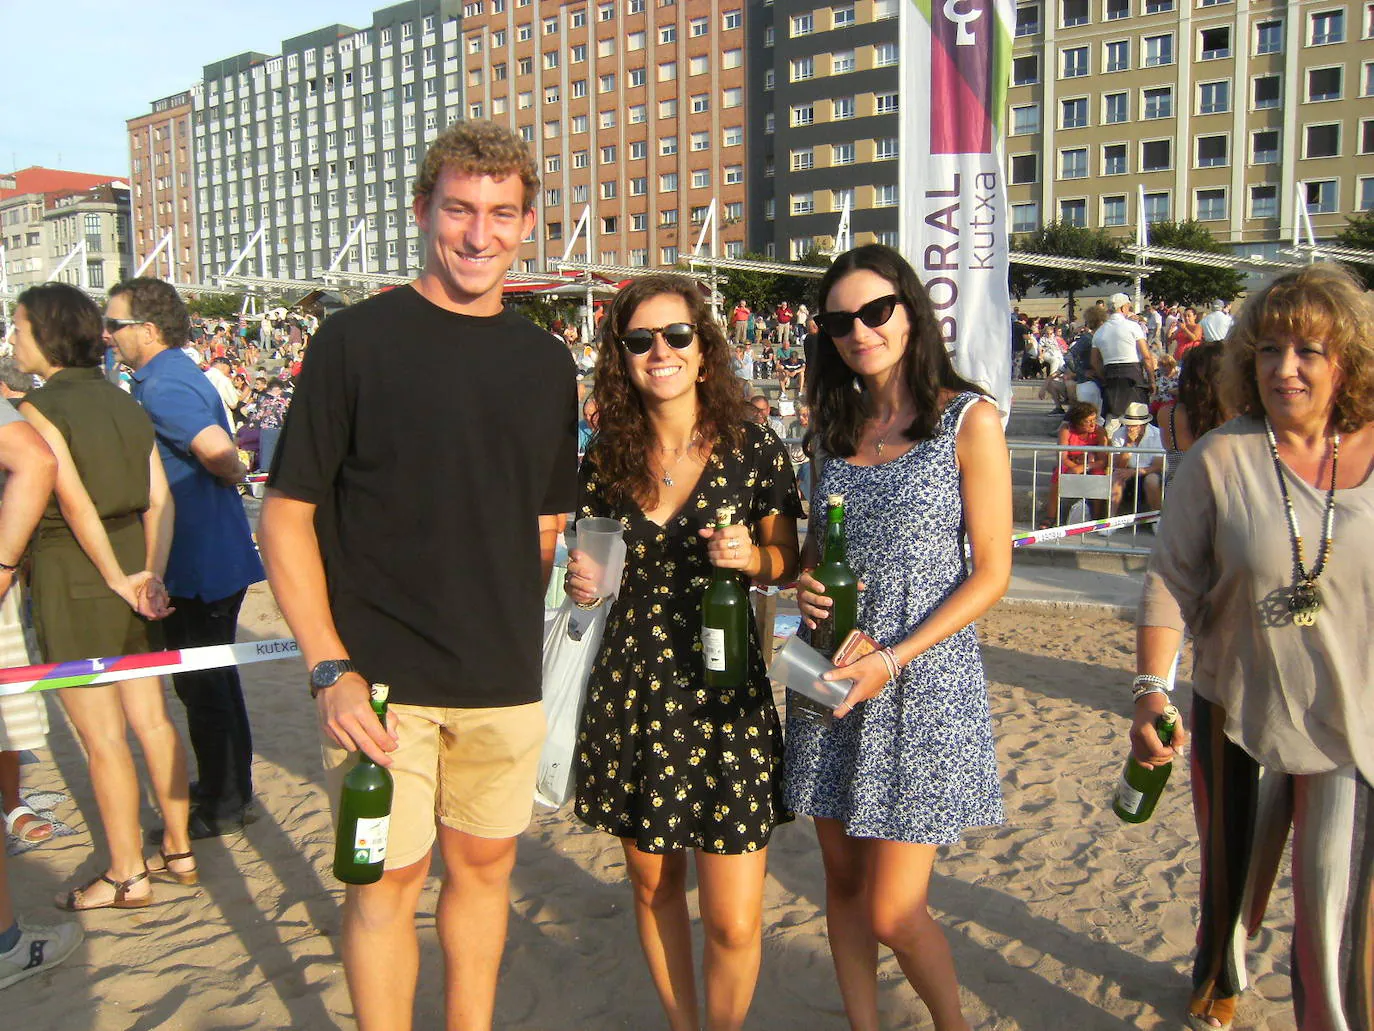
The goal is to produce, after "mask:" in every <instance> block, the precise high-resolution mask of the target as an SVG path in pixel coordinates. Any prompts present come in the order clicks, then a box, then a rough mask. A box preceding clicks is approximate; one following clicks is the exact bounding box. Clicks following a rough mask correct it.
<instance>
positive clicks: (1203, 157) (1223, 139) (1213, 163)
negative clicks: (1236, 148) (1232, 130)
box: [1197, 134, 1231, 168]
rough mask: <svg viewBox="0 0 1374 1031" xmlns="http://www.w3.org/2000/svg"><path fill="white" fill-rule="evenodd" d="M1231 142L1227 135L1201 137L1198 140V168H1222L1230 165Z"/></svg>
mask: <svg viewBox="0 0 1374 1031" xmlns="http://www.w3.org/2000/svg"><path fill="white" fill-rule="evenodd" d="M1230 141H1231V138H1230V137H1229V136H1226V135H1224V134H1223V135H1218V136H1199V137H1198V138H1197V166H1198V168H1220V167H1222V166H1224V165H1228V164H1230V163H1231V162H1230V151H1231V147H1230Z"/></svg>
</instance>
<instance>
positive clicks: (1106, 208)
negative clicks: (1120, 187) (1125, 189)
mask: <svg viewBox="0 0 1374 1031" xmlns="http://www.w3.org/2000/svg"><path fill="white" fill-rule="evenodd" d="M1125 224H1126V198H1125V197H1124V196H1122V195H1121V194H1117V195H1116V196H1114V197H1103V198H1102V225H1103V226H1104V227H1112V226H1124V225H1125Z"/></svg>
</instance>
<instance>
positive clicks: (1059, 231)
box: [1010, 222, 1126, 319]
mask: <svg viewBox="0 0 1374 1031" xmlns="http://www.w3.org/2000/svg"><path fill="white" fill-rule="evenodd" d="M1011 249H1012V250H1014V251H1025V252H1028V253H1031V254H1052V255H1054V256H1056V257H1060V258H1082V259H1084V260H1086V261H1125V260H1126V259H1125V257H1124V256H1123V255H1122V253H1121V244H1120V243H1119V242H1118V241H1117V240H1114V239H1113V238H1112V237H1111V236H1109V235H1108V234H1107V232H1106V231H1105V230H1102V229H1088V228H1087V227H1085V226H1080V225H1076V224H1075V223H1073V222H1047V223H1046V224H1045V225H1043V226H1041V227H1040V228H1039V229H1037V230H1036V231H1035V232H1033V233H1026V234H1025V235H1023V236H1018V237H1016V238H1015V239H1014V240H1013V241H1012V244H1011ZM1012 270H1013V271H1012V274H1011V276H1010V285H1011V288H1012V292H1013V293H1015V294H1016V296H1017V298H1018V299H1019V298H1021V297H1023V296H1025V294H1026V292H1027V291H1028V290H1029V288H1030V287H1031V286H1038V287H1039V288H1040V289H1041V290H1043V291H1045V293H1047V294H1053V295H1055V296H1059V295H1064V296H1066V297H1068V299H1069V318H1070V319H1072V318H1073V317H1074V297H1075V295H1077V294H1079V293H1082V292H1083V291H1084V290H1091V289H1092V288H1093V287H1095V286H1098V285H1100V284H1102V283H1107V282H1112V283H1116V282H1122V279H1121V277H1120V276H1117V275H1111V274H1107V273H1102V272H1079V271H1075V270H1073V269H1062V268H1042V267H1039V266H1036V265H1013V266H1012Z"/></svg>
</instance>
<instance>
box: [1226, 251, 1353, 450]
mask: <svg viewBox="0 0 1374 1031" xmlns="http://www.w3.org/2000/svg"><path fill="white" fill-rule="evenodd" d="M1286 338H1293V339H1297V340H1320V341H1321V342H1322V343H1324V344H1325V345H1326V349H1327V354H1328V355H1329V356H1330V358H1331V362H1332V364H1333V365H1334V366H1335V368H1336V370H1337V374H1338V380H1337V384H1336V392H1335V400H1334V403H1333V405H1332V412H1331V418H1332V422H1333V423H1334V425H1335V427H1336V429H1337V430H1339V431H1340V432H1341V433H1353V432H1354V431H1355V430H1358V429H1359V428H1360V427H1361V426H1365V425H1367V424H1368V423H1369V422H1370V421H1371V420H1374V294H1370V293H1366V292H1365V291H1364V289H1363V288H1362V287H1361V286H1360V284H1359V283H1358V282H1357V281H1356V280H1355V278H1354V277H1353V276H1352V275H1351V274H1350V273H1349V272H1347V271H1346V270H1345V269H1343V268H1341V267H1340V266H1339V265H1335V264H1332V263H1330V262H1321V263H1319V264H1315V265H1309V266H1307V267H1306V268H1303V269H1300V270H1298V271H1297V272H1288V273H1285V274H1284V275H1282V276H1279V277H1278V278H1277V279H1275V280H1274V281H1273V282H1272V283H1270V284H1269V285H1268V286H1266V287H1265V288H1264V289H1263V290H1261V291H1260V292H1259V293H1257V294H1255V295H1254V296H1253V297H1249V298H1247V299H1246V301H1245V306H1244V307H1243V308H1242V309H1241V312H1240V317H1239V318H1237V319H1236V322H1235V325H1234V326H1232V327H1231V332H1230V334H1229V335H1228V336H1227V337H1226V341H1225V345H1224V349H1223V351H1222V361H1221V398H1222V402H1223V403H1224V404H1225V405H1226V407H1227V408H1228V409H1230V410H1231V411H1234V412H1237V413H1240V414H1242V415H1255V416H1259V415H1262V414H1264V405H1263V403H1262V400H1261V397H1260V390H1259V381H1258V380H1257V379H1256V376H1255V356H1256V353H1257V351H1258V348H1259V346H1260V344H1261V343H1263V342H1265V341H1273V340H1281V339H1286Z"/></svg>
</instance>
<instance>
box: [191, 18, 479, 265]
mask: <svg viewBox="0 0 1374 1031" xmlns="http://www.w3.org/2000/svg"><path fill="white" fill-rule="evenodd" d="M459 13H460V4H459V0H410V2H407V3H402V4H397V5H394V6H392V7H387V8H383V9H381V10H378V11H376V12H374V14H373V18H372V25H371V26H369V27H367V28H363V29H355V28H352V27H350V26H346V25H329V26H325V27H324V28H320V29H316V30H314V31H312V32H308V33H305V34H303V35H300V36H296V37H293V38H291V39H288V40H285V41H283V43H282V49H281V53H280V54H276V55H267V54H259V53H244V54H239V55H236V56H234V57H230V58H227V59H225V60H222V61H217V62H215V63H213V64H208V65H206V66H205V67H204V74H203V78H202V81H201V82H199V83H197V84H196V85H195V86H193V87H192V89H191V91H190V92H191V99H192V110H193V114H192V122H193V129H192V134H193V138H194V146H193V154H192V163H193V167H194V172H195V197H194V209H195V216H196V225H195V230H196V232H195V236H196V241H197V247H198V249H199V250H198V254H197V266H198V278H199V279H200V280H202V281H208V280H209V279H211V278H212V277H214V276H217V275H220V274H222V273H224V272H225V271H226V270H227V269H228V267H229V266H230V265H231V264H232V262H233V261H234V260H235V258H237V257H238V256H239V255H240V254H241V253H243V252H244V251H245V250H246V251H247V253H246V254H245V256H244V260H243V261H242V262H241V263H240V265H239V268H238V272H239V273H240V274H242V275H256V276H266V277H269V278H279V279H298V280H299V279H308V278H317V277H318V276H320V275H321V274H322V273H324V272H326V271H328V270H329V268H330V265H331V263H332V262H333V261H334V258H335V255H336V254H337V253H338V252H339V251H340V249H341V248H342V247H343V245H344V244H345V242H347V241H349V239H350V237H353V246H352V248H351V249H350V251H349V252H348V254H347V256H346V257H344V258H343V259H342V260H341V261H340V264H339V268H340V269H341V270H345V271H355V272H391V273H406V272H410V271H414V270H415V269H417V268H418V267H419V265H420V262H421V254H420V250H421V247H420V233H419V229H418V227H417V226H416V225H415V222H414V219H413V217H412V215H411V211H410V183H411V181H412V179H413V178H414V175H415V171H416V168H417V166H418V162H419V159H420V157H421V156H422V154H423V150H424V145H425V143H426V142H427V141H428V140H430V139H433V137H434V136H436V135H437V134H438V132H439V130H440V129H441V128H442V127H444V126H445V125H447V124H448V123H449V122H451V121H453V120H455V119H457V118H460V117H462V114H463V108H462V86H461V76H460V66H461V62H460V57H459V48H458V38H459V33H458V22H457V16H458V14H459ZM355 233H356V235H354V234H355ZM250 244H251V245H252V246H251V247H250V246H249V245H250Z"/></svg>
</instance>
